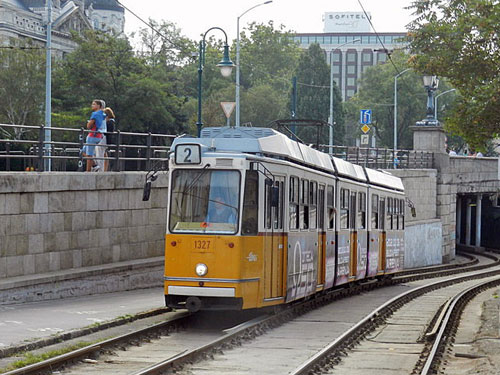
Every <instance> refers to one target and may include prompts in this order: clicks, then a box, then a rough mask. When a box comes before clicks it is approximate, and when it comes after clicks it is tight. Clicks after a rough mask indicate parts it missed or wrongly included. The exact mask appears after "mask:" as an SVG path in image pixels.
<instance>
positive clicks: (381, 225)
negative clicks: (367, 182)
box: [378, 197, 387, 230]
mask: <svg viewBox="0 0 500 375" xmlns="http://www.w3.org/2000/svg"><path fill="white" fill-rule="evenodd" d="M379 201H380V206H379V207H380V208H379V210H378V212H379V221H378V222H379V229H382V230H386V229H387V223H386V204H387V201H386V199H385V197H380V199H379Z"/></svg>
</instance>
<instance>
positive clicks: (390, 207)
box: [386, 198, 393, 230]
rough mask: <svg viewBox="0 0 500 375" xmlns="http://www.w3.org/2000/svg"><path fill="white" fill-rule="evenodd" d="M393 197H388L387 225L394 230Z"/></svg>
mask: <svg viewBox="0 0 500 375" xmlns="http://www.w3.org/2000/svg"><path fill="white" fill-rule="evenodd" d="M392 201H393V199H392V198H387V226H386V228H387V229H389V230H392V229H393V227H392Z"/></svg>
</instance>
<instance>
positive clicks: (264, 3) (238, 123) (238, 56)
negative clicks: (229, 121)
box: [236, 0, 273, 127]
mask: <svg viewBox="0 0 500 375" xmlns="http://www.w3.org/2000/svg"><path fill="white" fill-rule="evenodd" d="M272 2H273V1H272V0H268V1H265V2H263V3H260V4H257V5H254V6H253V7H251V8H248V9H247V10H245V11H244V12H243V13H241V14H240V15H239V16H238V18H237V19H236V127H239V126H240V123H241V120H240V18H241V17H243V16H244V15H245V14H247V13H248V12H250V11H251V10H252V9H255V8H257V7H260V6H261V5H266V4H270V3H272Z"/></svg>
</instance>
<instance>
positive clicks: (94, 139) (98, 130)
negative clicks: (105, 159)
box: [82, 99, 106, 172]
mask: <svg viewBox="0 0 500 375" xmlns="http://www.w3.org/2000/svg"><path fill="white" fill-rule="evenodd" d="M91 108H92V115H91V116H90V120H89V121H88V122H87V129H89V130H91V131H90V133H89V134H88V135H87V139H86V141H85V143H87V144H86V145H85V146H83V149H82V153H83V156H84V157H88V158H89V159H87V167H86V171H87V172H90V171H92V170H93V168H94V170H95V171H97V167H98V166H97V164H96V162H95V160H94V159H93V156H94V155H95V145H97V144H98V143H100V142H101V141H102V138H103V137H104V134H103V132H105V131H106V130H105V129H104V130H103V123H104V118H105V115H104V112H103V111H102V104H101V101H100V100H97V99H96V100H94V101H92V106H91Z"/></svg>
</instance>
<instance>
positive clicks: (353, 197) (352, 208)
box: [349, 191, 358, 229]
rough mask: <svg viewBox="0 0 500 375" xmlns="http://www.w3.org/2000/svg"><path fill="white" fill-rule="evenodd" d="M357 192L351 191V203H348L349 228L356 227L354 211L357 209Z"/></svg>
mask: <svg viewBox="0 0 500 375" xmlns="http://www.w3.org/2000/svg"><path fill="white" fill-rule="evenodd" d="M356 197H357V193H356V192H355V191H353V192H351V205H350V215H349V217H350V219H351V224H350V228H351V229H356V228H357V226H356V212H357V210H358V207H357V206H356V202H357V199H356Z"/></svg>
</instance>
